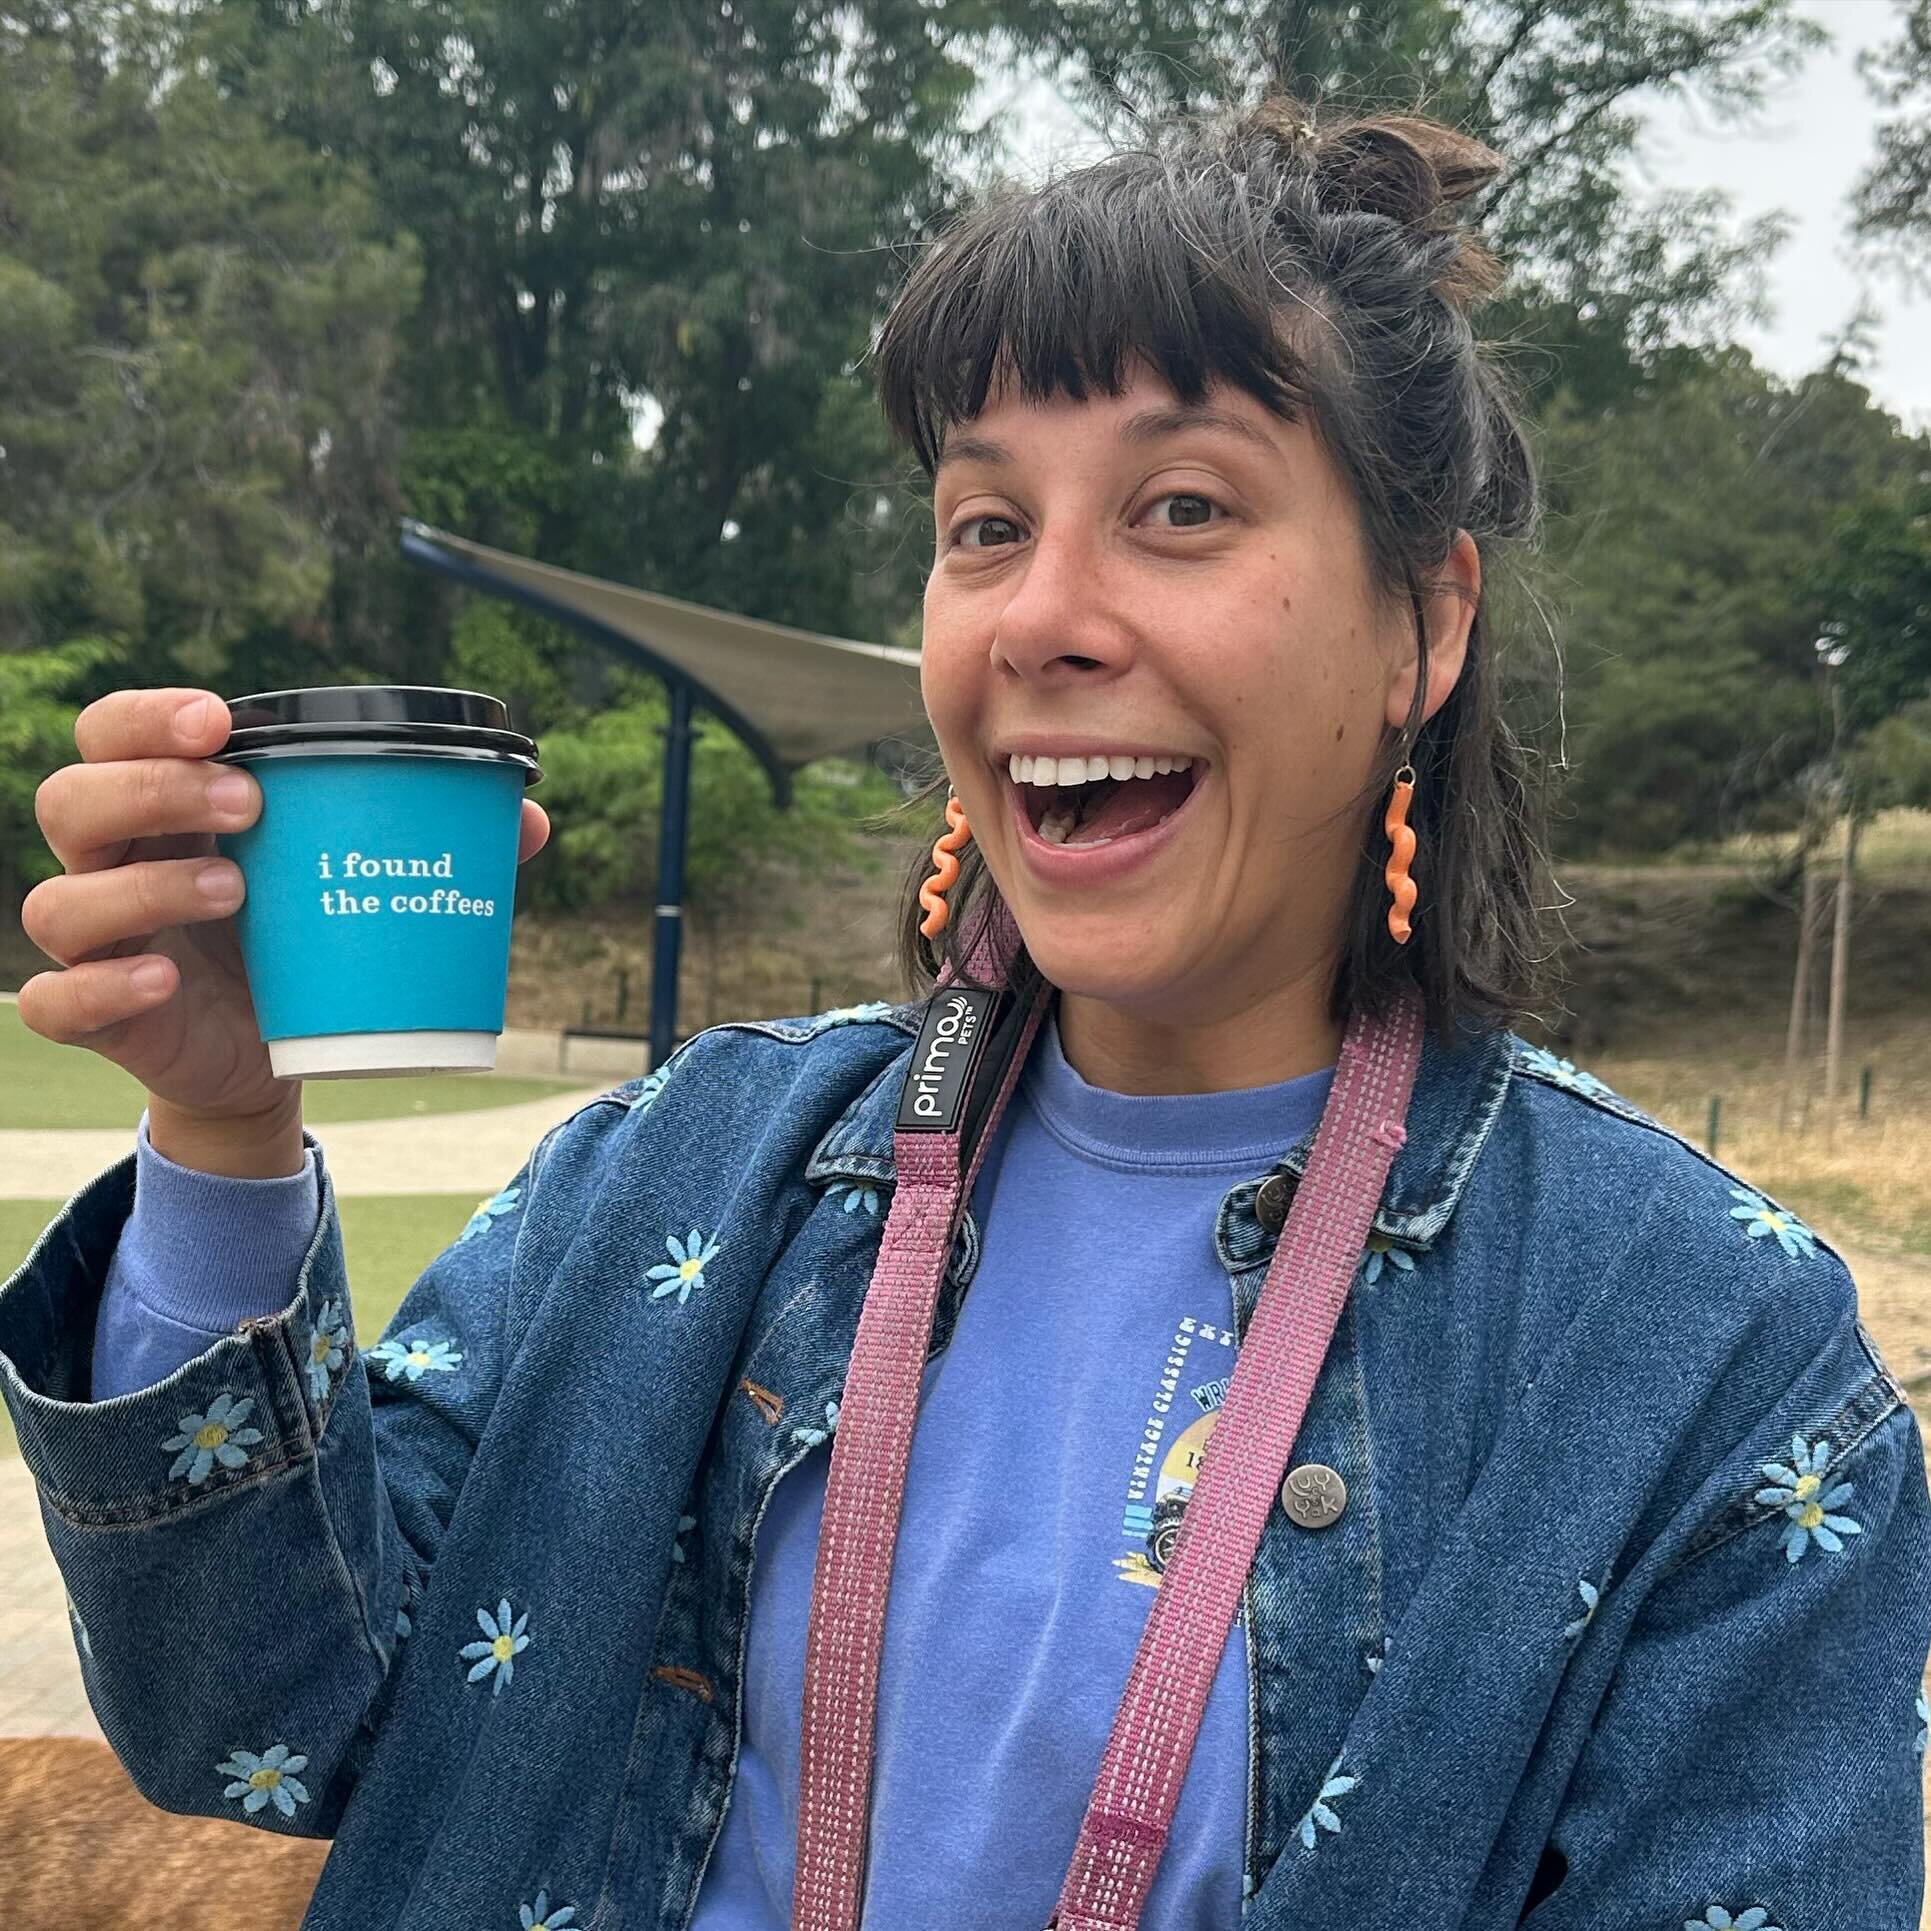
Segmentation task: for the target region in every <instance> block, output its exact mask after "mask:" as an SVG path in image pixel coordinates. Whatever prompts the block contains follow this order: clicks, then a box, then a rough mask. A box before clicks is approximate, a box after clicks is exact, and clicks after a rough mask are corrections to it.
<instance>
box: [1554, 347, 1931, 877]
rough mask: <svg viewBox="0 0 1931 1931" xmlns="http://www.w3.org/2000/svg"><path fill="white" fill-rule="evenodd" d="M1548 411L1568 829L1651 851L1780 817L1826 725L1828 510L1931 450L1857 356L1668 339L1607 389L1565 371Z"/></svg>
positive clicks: (1881, 484) (1611, 846)
mask: <svg viewBox="0 0 1931 1931" xmlns="http://www.w3.org/2000/svg"><path fill="white" fill-rule="evenodd" d="M1540 427H1541V453H1542V459H1543V467H1544V476H1545V482H1546V484H1547V487H1548V490H1549V498H1550V515H1549V521H1548V529H1547V540H1546V546H1545V547H1546V555H1545V557H1544V559H1543V560H1542V564H1541V567H1540V571H1539V580H1540V582H1541V584H1542V586H1543V589H1544V592H1545V595H1546V597H1547V599H1548V600H1549V601H1550V603H1551V604H1552V605H1553V606H1554V608H1555V617H1554V621H1555V622H1556V623H1557V625H1558V627H1559V635H1560V636H1561V639H1562V642H1563V650H1564V656H1565V660H1566V669H1567V680H1566V682H1567V696H1566V709H1567V718H1568V753H1569V762H1570V764H1571V766H1572V768H1573V773H1572V781H1571V784H1570V786H1569V790H1568V794H1567V816H1566V819H1565V822H1564V825H1563V838H1564V842H1565V844H1566V845H1567V847H1568V848H1569V850H1570V851H1571V852H1573V853H1584V852H1591V851H1603V850H1609V851H1617V852H1642V851H1658V850H1664V849H1667V848H1669V847H1671V846H1673V845H1677V844H1680V843H1682V842H1683V841H1685V840H1691V839H1708V838H1711V837H1716V836H1721V835H1726V834H1727V833H1729V832H1732V831H1736V830H1740V829H1743V828H1745V827H1746V826H1751V825H1755V826H1758V827H1760V828H1766V829H1767V828H1769V827H1771V826H1772V825H1776V824H1780V823H1782V822H1784V821H1786V820H1787V819H1789V818H1790V817H1792V816H1793V815H1794V811H1795V808H1796V803H1795V798H1794V794H1793V792H1792V789H1791V786H1792V781H1793V779H1794V778H1795V776H1796V774H1797V773H1798V772H1799V771H1800V770H1801V769H1803V767H1804V766H1806V765H1807V764H1809V763H1810V762H1811V761H1812V760H1814V759H1815V758H1816V757H1817V756H1818V755H1819V754H1820V752H1821V751H1822V750H1823V749H1824V746H1825V744H1826V742H1827V740H1828V736H1829V716H1828V711H1827V709H1826V707H1825V706H1823V705H1822V704H1821V703H1820V701H1819V696H1820V694H1819V690H1818V686H1817V670H1816V653H1815V650H1814V648H1813V644H1814V641H1815V639H1816V637H1817V636H1818V634H1819V625H1820V623H1821V622H1822V620H1823V619H1824V618H1825V616H1826V615H1827V614H1828V611H1829V608H1830V603H1829V597H1828V595H1827V592H1826V590H1825V588H1824V587H1822V585H1821V584H1820V579H1819V577H1818V575H1817V571H1816V563H1817V558H1818V554H1819V548H1820V544H1819V532H1823V531H1828V530H1829V529H1830V527H1831V525H1832V522H1833V519H1834V518H1835V517H1836V516H1837V515H1838V514H1839V512H1840V511H1841V509H1842V507H1843V505H1845V504H1846V503H1847V502H1850V501H1854V500H1856V499H1857V498H1858V497H1859V496H1860V494H1861V493H1863V492H1867V491H1876V490H1881V489H1885V488H1894V487H1896V486H1897V485H1898V484H1899V482H1900V479H1902V478H1904V477H1907V476H1909V475H1911V474H1912V473H1914V472H1915V471H1916V470H1917V469H1918V468H1919V467H1920V466H1922V465H1923V464H1924V463H1925V461H1926V460H1927V455H1931V450H1928V449H1927V445H1926V443H1925V442H1924V440H1923V439H1913V438H1909V437H1905V436H1903V435H1902V434H1900V433H1899V431H1898V428H1897V425H1896V423H1895V422H1894V421H1893V420H1892V419H1891V418H1890V417H1889V416H1887V415H1886V414H1885V413H1884V412H1883V411H1882V410H1879V409H1877V408H1875V407H1874V406H1873V405H1872V403H1871V399H1870V397H1869V395H1868V393H1867V392H1866V391H1865V390H1864V389H1863V388H1862V387H1861V385H1859V384H1858V383H1857V382H1855V381H1854V380H1852V379H1851V378H1850V377H1848V376H1847V375H1845V374H1842V373H1839V372H1835V371H1831V370H1825V371H1822V372H1819V373H1816V374H1813V375H1810V376H1807V377H1805V378H1803V380H1801V381H1800V382H1797V383H1795V384H1790V383H1785V382H1782V381H1779V380H1778V379H1776V378H1774V377H1772V376H1770V375H1768V374H1766V373H1765V372H1764V371H1762V370H1760V369H1758V368H1757V367H1756V366H1755V365H1754V364H1753V363H1752V362H1751V360H1750V358H1749V357H1748V356H1747V355H1746V354H1745V353H1744V352H1743V351H1741V350H1729V351H1725V352H1722V353H1719V354H1710V355H1697V356H1687V357H1686V356H1680V355H1679V356H1672V357H1667V358H1662V359H1660V360H1659V361H1658V362H1657V363H1656V364H1655V365H1654V367H1653V369H1652V370H1651V371H1650V372H1649V373H1647V374H1646V375H1644V376H1643V377H1642V379H1641V381H1640V384H1639V387H1638V388H1637V390H1636V392H1635V394H1634V395H1633V396H1632V397H1630V398H1628V399H1625V400H1624V401H1622V402H1619V403H1617V404H1615V405H1614V406H1613V407H1609V408H1584V407H1582V406H1580V405H1579V404H1578V403H1577V402H1576V401H1575V400H1574V399H1573V398H1572V397H1570V396H1569V395H1568V394H1567V393H1566V392H1558V393H1557V394H1556V395H1555V396H1554V397H1553V398H1552V400H1551V402H1550V404H1549V406H1548V408H1547V409H1546V410H1545V411H1544V413H1543V418H1542V422H1541V426H1540ZM1853 567H1854V568H1855V567H1857V566H1853Z"/></svg>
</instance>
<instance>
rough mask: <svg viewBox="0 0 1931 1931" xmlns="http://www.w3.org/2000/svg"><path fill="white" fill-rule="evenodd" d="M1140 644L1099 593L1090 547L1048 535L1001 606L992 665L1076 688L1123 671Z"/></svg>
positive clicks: (1033, 680)
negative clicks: (1059, 542)
mask: <svg viewBox="0 0 1931 1931" xmlns="http://www.w3.org/2000/svg"><path fill="white" fill-rule="evenodd" d="M1134 654H1135V647H1134V642H1133V638H1132V634H1131V632H1130V631H1129V629H1128V628H1127V626H1126V625H1125V624H1123V623H1122V622H1120V621H1119V619H1118V618H1117V617H1116V616H1115V615H1113V614H1112V613H1110V612H1109V611H1108V610H1107V609H1106V608H1105V607H1104V605H1103V602H1102V599H1101V598H1100V597H1099V596H1098V594H1097V579H1096V576H1095V573H1094V570H1093V567H1092V559H1091V556H1090V554H1088V553H1086V552H1084V551H1076V550H1075V549H1074V548H1072V547H1068V546H1062V548H1061V551H1060V552H1059V553H1058V554H1054V553H1053V548H1052V545H1051V544H1050V543H1048V542H1041V543H1040V544H1039V545H1038V546H1037V547H1036V548H1035V550H1034V552H1033V555H1032V556H1031V557H1030V558H1029V559H1028V560H1027V564H1026V568H1025V571H1024V574H1023V575H1022V576H1021V578H1020V580H1019V582H1018V584H1017V586H1016V587H1015V588H1014V590H1013V593H1012V595H1011V596H1010V597H1008V598H1007V599H1006V603H1005V607H1004V608H1003V609H1002V610H1001V611H1000V613H999V621H998V623H997V624H996V625H995V626H994V629H993V633H992V662H993V668H994V669H995V670H997V671H1003V672H1005V673H1007V674H1009V675H1011V676H1013V677H1016V678H1018V679H1019V680H1020V681H1021V682H1022V683H1027V684H1034V685H1038V686H1040V687H1042V688H1045V689H1057V688H1062V687H1064V688H1067V689H1076V688H1079V687H1081V686H1083V685H1087V684H1098V683H1101V682H1105V681H1108V680H1110V679H1112V678H1115V677H1118V676H1120V675H1122V674H1123V673H1124V672H1125V671H1126V669H1127V668H1128V666H1129V665H1131V663H1132V662H1133V658H1134Z"/></svg>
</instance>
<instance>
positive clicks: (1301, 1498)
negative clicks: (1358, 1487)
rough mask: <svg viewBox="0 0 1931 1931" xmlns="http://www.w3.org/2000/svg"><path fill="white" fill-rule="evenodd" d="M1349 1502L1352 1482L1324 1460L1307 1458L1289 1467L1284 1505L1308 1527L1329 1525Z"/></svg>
mask: <svg viewBox="0 0 1931 1931" xmlns="http://www.w3.org/2000/svg"><path fill="white" fill-rule="evenodd" d="M1347 1506H1348V1485H1347V1483H1346V1482H1344V1481H1342V1479H1341V1477H1340V1476H1339V1475H1338V1474H1336V1473H1335V1471H1334V1470H1333V1469H1331V1468H1329V1467H1328V1466H1327V1465H1326V1464H1325V1463H1322V1462H1303V1463H1302V1464H1301V1465H1300V1467H1299V1468H1290V1469H1289V1470H1288V1471H1287V1480H1286V1481H1284V1482H1283V1483H1282V1484H1281V1507H1282V1508H1284V1509H1285V1510H1286V1511H1287V1513H1288V1515H1289V1517H1290V1518H1291V1519H1292V1520H1293V1521H1295V1522H1298V1523H1299V1524H1300V1525H1301V1527H1302V1528H1304V1529H1325V1528H1326V1527H1328V1525H1329V1524H1330V1523H1333V1522H1338V1521H1340V1519H1341V1511H1342V1510H1343V1509H1345V1508H1346V1507H1347Z"/></svg>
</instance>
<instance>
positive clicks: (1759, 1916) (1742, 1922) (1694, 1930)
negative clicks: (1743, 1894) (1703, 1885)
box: [1683, 1904, 1777, 1931]
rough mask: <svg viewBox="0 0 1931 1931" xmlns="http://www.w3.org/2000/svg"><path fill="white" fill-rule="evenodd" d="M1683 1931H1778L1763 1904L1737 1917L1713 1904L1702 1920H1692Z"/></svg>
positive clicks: (1756, 1905) (1752, 1907)
mask: <svg viewBox="0 0 1931 1931" xmlns="http://www.w3.org/2000/svg"><path fill="white" fill-rule="evenodd" d="M1683 1931H1777V1927H1776V1926H1775V1925H1774V1924H1772V1923H1771V1922H1770V1913H1769V1912H1768V1911H1766V1910H1765V1909H1764V1908H1763V1906H1762V1905H1761V1904H1753V1905H1751V1907H1750V1908H1749V1910H1747V1911H1739V1912H1738V1913H1737V1915H1736V1916H1735V1917H1732V1916H1731V1915H1730V1914H1729V1912H1728V1911H1726V1910H1725V1909H1724V1908H1723V1906H1722V1905H1720V1904H1712V1905H1710V1906H1709V1907H1708V1909H1707V1910H1705V1912H1704V1913H1703V1915H1702V1916H1701V1917H1700V1918H1692V1919H1690V1921H1689V1922H1688V1923H1687V1924H1686V1925H1684V1927H1683Z"/></svg>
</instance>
